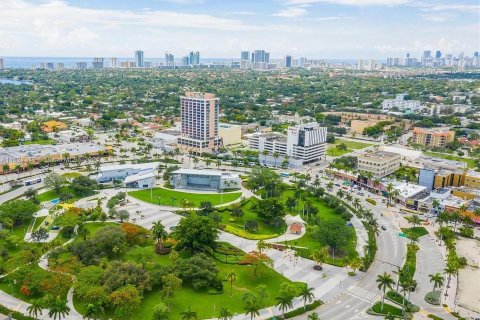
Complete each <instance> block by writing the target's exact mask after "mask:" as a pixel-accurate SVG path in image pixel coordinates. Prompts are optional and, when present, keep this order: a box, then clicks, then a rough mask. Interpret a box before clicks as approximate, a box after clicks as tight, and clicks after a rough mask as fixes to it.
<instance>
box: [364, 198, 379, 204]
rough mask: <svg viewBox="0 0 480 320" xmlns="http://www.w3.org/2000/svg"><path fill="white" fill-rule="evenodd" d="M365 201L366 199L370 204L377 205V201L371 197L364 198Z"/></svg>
mask: <svg viewBox="0 0 480 320" xmlns="http://www.w3.org/2000/svg"><path fill="white" fill-rule="evenodd" d="M365 201H367V202H368V203H370V204H372V205H374V206H375V205H377V201H375V200H373V199H371V198H367V199H365Z"/></svg>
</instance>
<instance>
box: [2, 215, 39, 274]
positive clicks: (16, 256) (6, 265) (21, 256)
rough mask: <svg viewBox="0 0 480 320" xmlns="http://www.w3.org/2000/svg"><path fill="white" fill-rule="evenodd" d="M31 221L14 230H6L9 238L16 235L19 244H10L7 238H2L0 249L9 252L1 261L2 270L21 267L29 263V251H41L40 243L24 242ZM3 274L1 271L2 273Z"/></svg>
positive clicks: (6, 270)
mask: <svg viewBox="0 0 480 320" xmlns="http://www.w3.org/2000/svg"><path fill="white" fill-rule="evenodd" d="M30 222H31V221H27V222H25V223H24V224H22V225H20V226H16V227H14V228H13V230H11V231H10V230H6V234H7V237H8V236H10V235H14V236H15V237H16V238H17V239H18V242H17V244H16V245H15V244H10V243H8V241H6V240H5V238H0V248H5V249H7V251H8V255H7V256H4V257H2V259H0V269H3V270H5V272H8V271H11V270H13V269H15V268H16V267H20V266H22V265H24V264H25V263H27V261H28V258H29V255H28V252H27V251H28V249H39V248H41V246H42V244H38V243H29V242H28V243H27V242H24V241H23V238H24V237H25V233H26V232H27V230H28V227H29V225H30ZM0 274H1V271H0Z"/></svg>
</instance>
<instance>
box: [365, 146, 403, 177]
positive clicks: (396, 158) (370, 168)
mask: <svg viewBox="0 0 480 320" xmlns="http://www.w3.org/2000/svg"><path fill="white" fill-rule="evenodd" d="M357 159H358V165H357V169H358V171H366V172H370V173H372V175H373V177H374V178H383V177H386V176H388V175H390V174H392V173H394V172H395V171H397V170H398V169H399V168H400V161H401V156H400V155H399V154H397V153H393V152H387V151H374V152H365V153H363V154H360V155H358V156H357Z"/></svg>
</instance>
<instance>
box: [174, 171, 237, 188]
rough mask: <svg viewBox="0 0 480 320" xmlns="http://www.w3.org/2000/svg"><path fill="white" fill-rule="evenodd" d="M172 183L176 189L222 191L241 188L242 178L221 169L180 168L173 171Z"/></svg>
mask: <svg viewBox="0 0 480 320" xmlns="http://www.w3.org/2000/svg"><path fill="white" fill-rule="evenodd" d="M170 184H171V185H172V186H173V187H174V188H175V189H179V188H180V189H195V190H216V191H220V190H225V189H228V190H231V189H240V187H241V185H242V179H240V176H239V175H238V174H235V173H230V172H224V171H219V170H197V169H179V170H176V171H173V172H172V176H171V178H170Z"/></svg>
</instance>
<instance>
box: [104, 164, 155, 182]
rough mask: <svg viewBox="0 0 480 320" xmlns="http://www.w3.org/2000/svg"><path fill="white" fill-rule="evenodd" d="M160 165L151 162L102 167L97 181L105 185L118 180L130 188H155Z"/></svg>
mask: <svg viewBox="0 0 480 320" xmlns="http://www.w3.org/2000/svg"><path fill="white" fill-rule="evenodd" d="M159 165H160V163H159V162H149V163H131V164H120V165H109V166H101V167H100V168H99V170H98V175H97V181H98V182H99V183H105V182H112V181H115V180H117V181H122V182H123V185H124V186H125V187H129V188H151V187H153V186H155V183H156V173H157V171H158V167H159Z"/></svg>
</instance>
